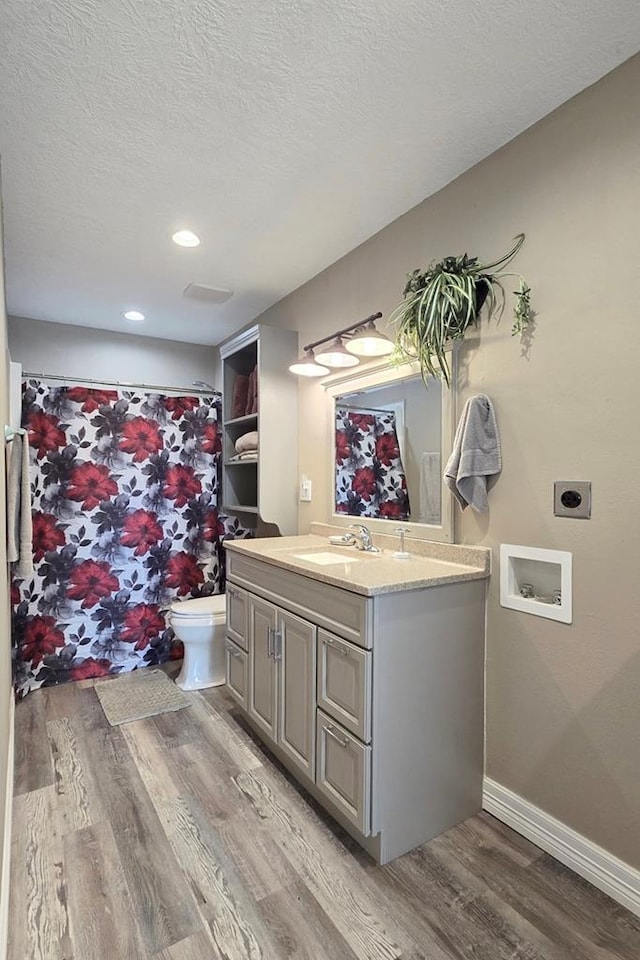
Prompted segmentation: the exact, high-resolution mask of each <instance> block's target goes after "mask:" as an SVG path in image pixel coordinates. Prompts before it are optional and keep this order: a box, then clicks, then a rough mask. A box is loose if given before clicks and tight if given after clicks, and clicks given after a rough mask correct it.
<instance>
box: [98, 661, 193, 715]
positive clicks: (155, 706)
mask: <svg viewBox="0 0 640 960" xmlns="http://www.w3.org/2000/svg"><path fill="white" fill-rule="evenodd" d="M94 689H95V691H96V694H97V696H98V700H99V701H100V704H101V705H102V709H103V710H104V713H105V716H106V718H107V720H108V721H109V723H110V724H111V726H112V727H117V726H118V724H120V723H130V722H131V721H133V720H144V719H145V718H146V717H155V716H157V715H158V714H159V713H172V712H173V711H174V710H182V708H183V707H188V706H189V701H188V699H187V698H186V697H185V695H184V693H183V692H182V690H180V689H179V687H177V686H176V685H175V683H174V682H173V680H170V679H169V677H168V676H167V675H166V673H163V672H162V670H151V671H149V672H148V673H147V672H146V671H143V670H134V671H133V672H132V673H128V674H127V675H126V676H124V677H118V679H117V680H105V681H103V682H102V683H97V684H96V685H95V687H94Z"/></svg>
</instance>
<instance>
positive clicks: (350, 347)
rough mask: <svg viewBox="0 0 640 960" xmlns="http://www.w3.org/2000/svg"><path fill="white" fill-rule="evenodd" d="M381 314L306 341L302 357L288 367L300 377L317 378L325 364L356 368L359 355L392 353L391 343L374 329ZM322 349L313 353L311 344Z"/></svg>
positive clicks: (374, 314)
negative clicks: (325, 335) (320, 337)
mask: <svg viewBox="0 0 640 960" xmlns="http://www.w3.org/2000/svg"><path fill="white" fill-rule="evenodd" d="M381 316H382V314H381V313H373V314H372V315H371V316H370V317H366V318H365V319H364V320H359V321H358V323H352V324H351V326H350V327H345V328H344V330H337V331H336V332H335V333H332V334H331V335H330V336H328V337H323V338H322V339H321V340H316V341H314V342H313V343H308V344H306V346H304V347H303V348H302V350H303V354H304V356H303V357H302V359H301V360H298V361H297V362H296V363H292V364H291V366H290V367H289V370H290V371H291V373H297V374H298V375H299V376H303V377H321V376H323V375H324V374H326V373H329V370H328V367H356V366H357V365H358V364H359V363H360V360H359V359H358V358H359V357H384V356H387V354H389V353H392V351H393V349H394V345H393V343H392V341H391V340H390V339H389V337H386V336H385V335H384V334H383V333H379V331H378V330H376V326H375V321H376V320H379V319H380V318H381ZM320 346H322V350H320V351H319V352H318V353H316V354H315V355H314V352H313V351H314V347H320Z"/></svg>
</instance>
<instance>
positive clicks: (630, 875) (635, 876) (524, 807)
mask: <svg viewBox="0 0 640 960" xmlns="http://www.w3.org/2000/svg"><path fill="white" fill-rule="evenodd" d="M482 806H483V807H484V809H485V810H486V811H487V813H491V814H493V816H494V817H497V818H498V820H502V822H503V823H506V824H507V825H508V826H509V827H512V828H513V829H514V830H516V831H517V832H518V833H521V834H522V836H523V837H526V838H527V840H531V841H532V843H535V844H536V846H538V847H541V848H542V849H543V850H545V851H546V852H547V853H550V854H551V856H552V857H555V858H556V860H559V861H560V863H564V865H565V866H567V867H569V868H570V869H571V870H573V871H575V873H577V874H579V875H580V876H581V877H584V878H585V880H588V881H589V882H590V883H592V884H593V885H594V887H598V889H599V890H603V891H604V892H605V893H606V894H608V895H609V896H610V897H611V898H612V899H613V900H616V901H617V902H618V903H621V904H622V905H623V906H624V907H626V908H627V909H628V910H631V912H632V913H635V914H636V915H637V916H640V871H638V870H636V869H634V868H633V867H630V866H629V864H628V863H624V861H622V860H619V859H618V858H617V857H614V855H613V854H612V853H608V852H607V851H606V850H604V849H603V848H602V847H599V846H598V845H597V844H595V843H592V841H591V840H588V839H587V837H584V836H582V834H580V833H576V831H575V830H572V829H571V828H570V827H567V826H566V824H564V823H562V822H561V821H560V820H556V819H555V817H552V816H550V815H549V814H548V813H545V812H544V810H541V809H540V808H539V807H536V806H534V805H533V804H532V803H529V801H528V800H525V799H524V798H523V797H520V796H518V794H517V793H513V792H512V791H511V790H507V788H506V787H503V786H502V785H501V784H499V783H496V781H495V780H490V779H489V778H488V777H485V778H484V789H483V796H482Z"/></svg>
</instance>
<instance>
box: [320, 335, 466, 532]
mask: <svg viewBox="0 0 640 960" xmlns="http://www.w3.org/2000/svg"><path fill="white" fill-rule="evenodd" d="M455 361H456V356H455V351H453V355H452V358H451V362H452V365H453V367H452V373H453V376H454V379H453V382H454V383H455V382H456V380H455V374H456V370H455ZM325 387H326V389H327V393H328V395H329V398H330V403H331V423H332V425H333V427H334V430H333V433H334V441H333V443H332V448H333V455H332V458H331V459H332V463H331V472H332V475H331V485H330V490H331V491H332V502H331V509H330V515H331V522H332V523H336V524H339V525H346V526H348V525H349V524H350V523H355V522H361V523H364V524H366V525H367V526H368V527H370V528H371V529H372V530H376V531H377V532H379V533H392V532H393V530H394V528H395V527H397V526H399V525H400V526H403V527H406V528H407V529H409V530H410V535H411V536H414V537H420V538H422V539H428V540H442V541H448V542H453V539H454V530H453V505H452V500H451V494H450V492H449V491H448V489H447V488H446V487H445V486H444V484H443V482H442V474H443V470H444V466H445V464H446V462H447V460H448V458H449V454H450V452H451V444H452V440H453V431H454V410H453V399H452V391H450V390H449V389H447V387H446V386H443V385H442V384H441V383H440V381H439V380H435V379H431V380H430V381H429V385H428V389H427V388H425V385H424V383H423V381H422V377H421V375H420V369H419V367H418V365H417V364H403V365H402V366H393V365H391V364H389V363H388V362H387V363H384V364H378V365H376V366H375V367H373V366H368V367H366V368H363V369H362V370H361V371H360V370H359V371H358V372H357V373H355V374H354V373H353V372H350V373H349V374H348V375H347V376H343V377H340V378H332V380H331V381H329V382H327V383H326V384H325Z"/></svg>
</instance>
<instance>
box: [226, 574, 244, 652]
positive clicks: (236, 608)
mask: <svg viewBox="0 0 640 960" xmlns="http://www.w3.org/2000/svg"><path fill="white" fill-rule="evenodd" d="M247 624H248V616H247V594H246V592H245V591H244V590H240V589H239V588H238V587H234V586H232V585H231V584H227V636H228V637H231V639H232V640H233V641H235V643H237V644H239V645H240V646H241V647H243V649H245V650H247V649H248V643H247Z"/></svg>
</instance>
